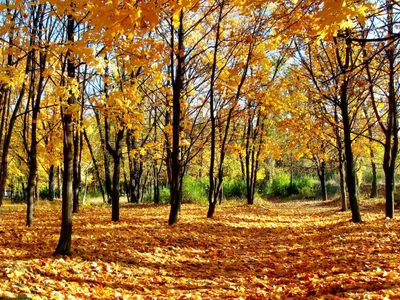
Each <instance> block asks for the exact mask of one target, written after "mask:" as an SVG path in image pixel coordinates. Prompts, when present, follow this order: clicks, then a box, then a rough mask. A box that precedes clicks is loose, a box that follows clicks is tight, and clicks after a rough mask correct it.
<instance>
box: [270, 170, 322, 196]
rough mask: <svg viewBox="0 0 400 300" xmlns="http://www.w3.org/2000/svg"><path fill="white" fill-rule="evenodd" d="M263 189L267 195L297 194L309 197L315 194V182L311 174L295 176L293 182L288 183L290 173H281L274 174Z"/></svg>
mask: <svg viewBox="0 0 400 300" xmlns="http://www.w3.org/2000/svg"><path fill="white" fill-rule="evenodd" d="M264 191H265V192H266V194H267V195H273V196H275V197H288V196H291V195H299V196H300V197H302V198H310V197H314V196H315V184H314V179H313V178H312V177H311V176H302V177H300V178H296V179H294V180H293V184H290V175H289V174H285V173H282V174H279V175H278V176H276V177H275V178H274V179H273V180H272V183H271V184H270V185H269V186H268V187H267V188H266V189H264Z"/></svg>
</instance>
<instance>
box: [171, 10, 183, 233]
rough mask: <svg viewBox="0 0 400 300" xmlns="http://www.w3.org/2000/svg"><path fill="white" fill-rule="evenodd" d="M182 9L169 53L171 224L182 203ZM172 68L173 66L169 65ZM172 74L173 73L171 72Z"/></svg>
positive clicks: (172, 35)
mask: <svg viewBox="0 0 400 300" xmlns="http://www.w3.org/2000/svg"><path fill="white" fill-rule="evenodd" d="M183 38H184V32H183V10H181V11H180V15H179V29H178V52H177V53H172V54H171V63H172V64H173V61H174V56H176V59H177V62H176V74H175V76H171V78H173V79H174V80H173V83H172V88H173V97H172V105H173V116H172V155H171V185H170V197H171V199H170V201H171V209H170V214H169V219H168V224H169V225H172V224H175V223H176V222H177V221H178V214H179V211H180V208H181V203H182V180H183V178H182V177H183V174H182V166H181V159H180V155H181V148H180V147H181V146H180V145H179V137H180V132H181V130H182V129H181V92H182V89H183V80H184V63H185V60H184V53H183V52H184V47H183ZM173 39H174V28H171V40H172V41H173ZM171 70H174V66H172V67H171ZM172 75H174V74H172Z"/></svg>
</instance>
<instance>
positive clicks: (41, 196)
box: [39, 188, 58, 200]
mask: <svg viewBox="0 0 400 300" xmlns="http://www.w3.org/2000/svg"><path fill="white" fill-rule="evenodd" d="M57 194H58V188H55V189H54V196H55V195H57ZM49 197H50V193H49V189H48V188H44V189H41V190H40V191H39V199H42V200H44V199H49Z"/></svg>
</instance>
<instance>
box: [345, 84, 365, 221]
mask: <svg viewBox="0 0 400 300" xmlns="http://www.w3.org/2000/svg"><path fill="white" fill-rule="evenodd" d="M340 108H341V112H342V118H343V136H344V152H345V156H346V183H347V190H348V193H349V202H350V209H351V214H352V220H353V222H355V223H357V222H361V215H360V209H359V207H358V199H357V183H356V182H357V181H356V169H355V162H354V158H353V149H352V140H351V125H350V118H349V109H348V102H347V81H346V80H345V81H344V82H343V83H342V85H341V105H340Z"/></svg>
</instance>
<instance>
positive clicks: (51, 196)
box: [48, 165, 55, 201]
mask: <svg viewBox="0 0 400 300" xmlns="http://www.w3.org/2000/svg"><path fill="white" fill-rule="evenodd" d="M48 189H49V200H50V201H53V200H54V197H55V191H54V165H51V166H50V169H49V187H48Z"/></svg>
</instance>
